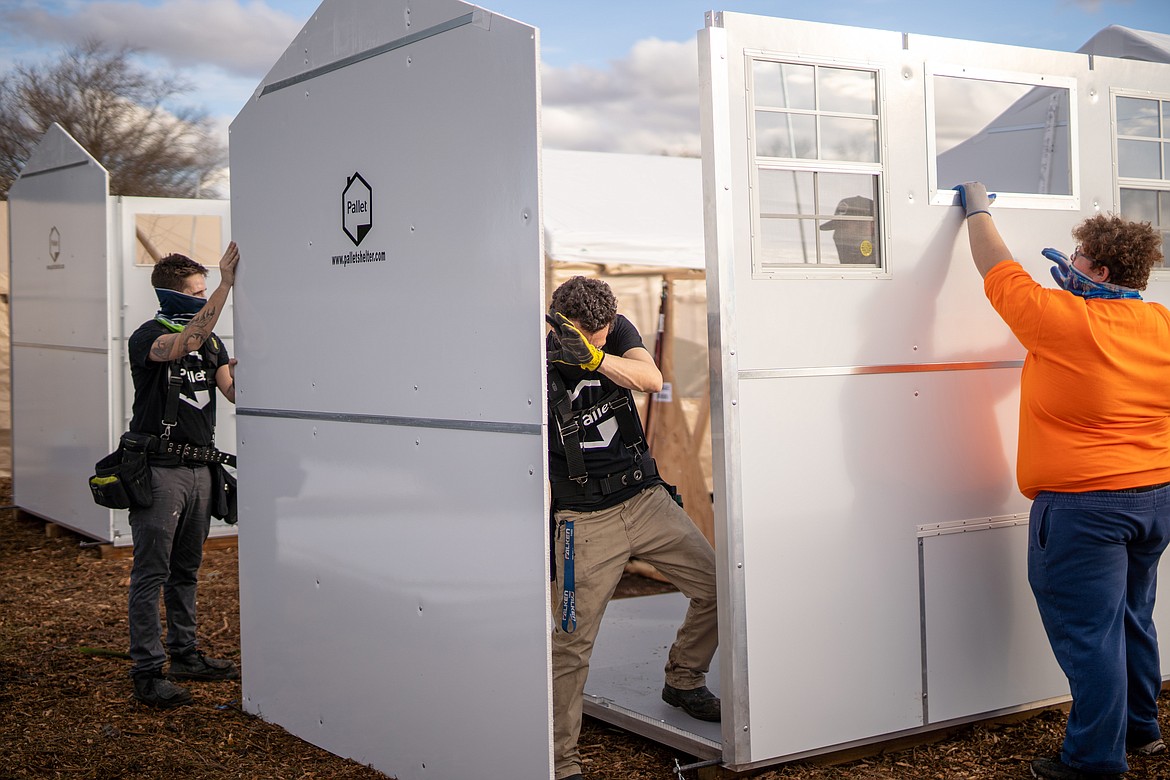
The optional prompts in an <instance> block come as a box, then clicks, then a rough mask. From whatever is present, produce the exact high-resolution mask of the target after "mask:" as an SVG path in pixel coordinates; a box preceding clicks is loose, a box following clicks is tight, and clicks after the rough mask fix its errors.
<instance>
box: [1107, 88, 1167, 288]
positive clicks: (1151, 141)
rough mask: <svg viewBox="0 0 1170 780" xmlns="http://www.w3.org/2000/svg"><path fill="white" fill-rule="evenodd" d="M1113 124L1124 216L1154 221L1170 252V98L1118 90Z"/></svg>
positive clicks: (1165, 251) (1164, 246)
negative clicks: (1139, 95)
mask: <svg viewBox="0 0 1170 780" xmlns="http://www.w3.org/2000/svg"><path fill="white" fill-rule="evenodd" d="M1114 127H1115V130H1116V142H1117V179H1118V184H1119V187H1118V189H1119V193H1118V202H1119V207H1120V211H1121V216H1123V217H1125V218H1127V219H1134V220H1141V221H1144V222H1149V223H1150V224H1152V225H1153V226H1154V228H1155V229H1157V230H1158V231H1159V232H1160V233H1161V234H1162V255H1163V256H1164V257H1165V256H1170V98H1162V99H1159V98H1151V97H1132V96H1129V95H1116V96H1115V98H1114ZM1161 267H1162V268H1167V264H1166V260H1163V261H1162V266H1161Z"/></svg>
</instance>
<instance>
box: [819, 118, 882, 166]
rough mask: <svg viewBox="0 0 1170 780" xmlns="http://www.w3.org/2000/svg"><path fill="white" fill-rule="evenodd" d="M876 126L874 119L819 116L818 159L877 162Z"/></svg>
mask: <svg viewBox="0 0 1170 780" xmlns="http://www.w3.org/2000/svg"><path fill="white" fill-rule="evenodd" d="M877 128H878V126H877V120H875V119H845V118H844V117H831V116H824V117H821V157H820V159H822V160H848V161H850V162H877V161H878V132H877Z"/></svg>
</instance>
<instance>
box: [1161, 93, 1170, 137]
mask: <svg viewBox="0 0 1170 780" xmlns="http://www.w3.org/2000/svg"><path fill="white" fill-rule="evenodd" d="M1162 137H1163V138H1170V100H1168V101H1165V102H1163V103H1162Z"/></svg>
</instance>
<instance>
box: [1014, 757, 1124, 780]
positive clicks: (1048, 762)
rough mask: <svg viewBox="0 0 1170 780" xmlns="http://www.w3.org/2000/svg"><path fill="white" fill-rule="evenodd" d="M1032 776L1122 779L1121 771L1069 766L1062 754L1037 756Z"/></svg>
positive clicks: (1056, 779) (1072, 779)
mask: <svg viewBox="0 0 1170 780" xmlns="http://www.w3.org/2000/svg"><path fill="white" fill-rule="evenodd" d="M1032 777H1042V778H1047V779H1048V780H1121V773H1120V772H1104V773H1102V772H1085V771H1084V770H1081V769H1076V768H1074V767H1071V766H1069V765H1068V764H1066V763H1064V762H1063V761H1061V760H1060V754H1057V755H1055V756H1053V757H1052V758H1037V759H1036V760H1035V761H1033V762H1032Z"/></svg>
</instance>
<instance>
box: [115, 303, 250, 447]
mask: <svg viewBox="0 0 1170 780" xmlns="http://www.w3.org/2000/svg"><path fill="white" fill-rule="evenodd" d="M172 332H173V331H171V330H170V329H169V328H167V327H166V326H165V325H163V324H162V323H161V322H159V321H157V320H150V321H149V322H144V323H142V325H141V326H139V328H138V330H136V331H134V333H133V335H131V336H130V344H129V350H130V376H131V378H132V379H133V380H134V414H133V417H131V419H130V430H131V431H133V432H135V433H153V434H155V435H159V434H161V433H162V418H163V412H164V410H165V409H166V403H167V378H168V372H167V366H168V365H170V364H169V363H157V362H155V361H153V360H151V359H150V358H149V355H150V348H151V346H152V345H153V344H154V342H155V339H157V338H158V337H159V336H162V335H163V334H165V333H172ZM227 362H228V353H227V350H226V349H225V348H224V346H223V342H222V341H220V339H219V337H218V336H216V335H215V334H214V333H212V334H211V336H210V337H209V338H208V339H207V341H206V342H205V343H204V345H203V348H202V349H201V350H200V351H198V352H192V353H190V354H188V355H185V356H184V357H182V358H181V359H179V360H177V361H175V365H176V368H181V369H182V371H183V386H182V389H181V390H180V391H179V403H178V411H177V414H176V417H178V422H179V424H178V425H177V426H176V427H175V429H174V430H172V431H171V441H173V442H175V443H176V444H193V445H195V446H199V447H205V446H207V445H209V444H213V443H214V440H215V393H216V384H215V372H216V369H218V368H219V367H220V366H223V365H226V364H227Z"/></svg>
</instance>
